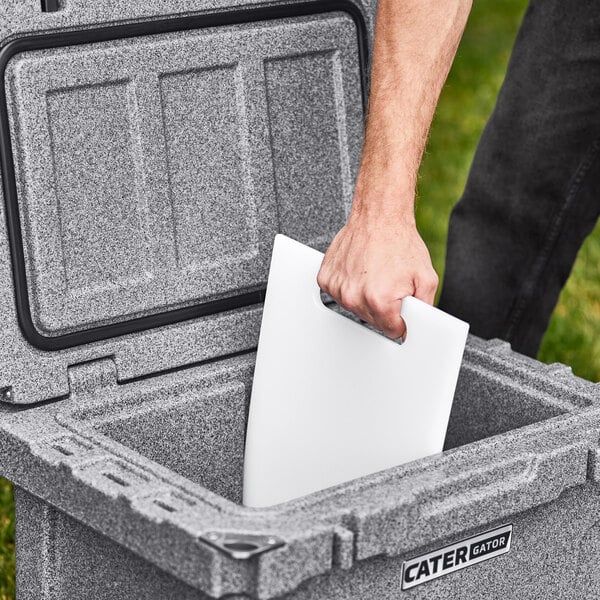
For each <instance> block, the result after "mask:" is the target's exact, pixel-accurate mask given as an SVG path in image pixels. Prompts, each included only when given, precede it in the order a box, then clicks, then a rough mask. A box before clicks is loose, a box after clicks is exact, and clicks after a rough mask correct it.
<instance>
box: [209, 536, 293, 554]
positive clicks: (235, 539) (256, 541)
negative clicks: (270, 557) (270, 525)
mask: <svg viewBox="0 0 600 600" xmlns="http://www.w3.org/2000/svg"><path fill="white" fill-rule="evenodd" d="M200 539H201V540H202V541H203V542H205V543H206V544H208V545H209V546H212V547H213V548H216V549H217V550H220V551H221V552H223V553H225V554H227V556H229V557H230V558H234V559H236V560H248V559H250V558H252V557H253V556H257V555H259V554H264V553H265V552H269V551H270V550H275V548H281V546H284V545H285V542H284V540H282V539H281V538H280V537H277V536H275V535H256V534H251V533H232V532H223V531H209V532H207V533H204V534H202V535H201V536H200Z"/></svg>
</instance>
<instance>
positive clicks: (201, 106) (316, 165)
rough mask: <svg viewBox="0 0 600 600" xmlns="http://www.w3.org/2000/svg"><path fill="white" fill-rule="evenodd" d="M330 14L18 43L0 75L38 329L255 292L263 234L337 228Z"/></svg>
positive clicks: (337, 29)
mask: <svg viewBox="0 0 600 600" xmlns="http://www.w3.org/2000/svg"><path fill="white" fill-rule="evenodd" d="M356 36H357V32H356V29H355V25H354V23H353V21H352V19H351V18H350V17H348V16H345V15H341V14H339V13H334V14H331V15H327V16H319V17H316V18H302V19H297V20H295V21H294V20H292V21H289V20H288V21H281V22H279V23H277V24H274V23H270V24H269V26H268V27H267V26H265V24H262V23H257V24H255V25H254V26H252V27H247V26H246V28H238V27H227V28H221V29H206V30H195V31H189V32H182V33H177V34H161V35H153V36H143V37H137V38H132V39H126V40H119V41H114V42H101V43H95V44H87V45H82V46H73V47H64V48H57V49H48V50H39V51H28V52H23V53H21V54H18V55H16V56H15V57H14V58H13V59H11V61H10V63H9V65H8V68H7V73H6V79H7V92H8V97H9V117H10V122H11V130H12V131H11V134H12V144H13V152H14V161H15V171H16V175H17V191H18V207H19V212H20V218H21V227H22V230H23V254H24V258H25V268H26V275H27V293H28V295H29V299H30V305H31V319H32V321H33V323H34V325H35V327H36V329H37V330H38V331H39V332H40V333H41V334H43V335H45V336H49V337H51V336H58V335H63V334H67V333H70V332H75V331H81V330H85V329H89V328H93V327H99V326H100V327H101V326H103V325H109V324H112V323H118V322H123V321H128V320H131V319H134V318H137V317H140V316H145V315H152V314H155V313H159V312H160V313H163V312H166V311H170V310H176V309H178V308H182V307H186V306H191V305H196V304H202V303H204V302H209V301H211V300H214V299H216V298H221V297H230V296H235V295H237V294H241V293H244V292H246V291H249V290H255V289H260V288H261V287H262V286H264V284H265V282H266V278H267V271H268V261H269V257H270V252H271V246H272V243H273V238H274V235H275V233H276V232H277V231H279V230H281V231H284V232H286V233H288V235H291V236H293V237H296V238H298V239H301V240H302V241H304V242H306V243H309V244H312V245H314V246H317V247H322V246H323V245H324V244H326V243H327V241H328V240H330V239H331V237H332V236H333V235H334V234H335V232H336V231H337V230H338V229H339V227H340V226H341V225H342V224H343V220H344V215H345V212H346V210H347V208H348V206H349V204H350V201H351V189H352V183H353V173H354V172H355V171H356V166H357V163H358V158H359V152H360V144H361V134H362V106H361V85H360V73H359V61H358V58H357V57H358V49H357V37H356Z"/></svg>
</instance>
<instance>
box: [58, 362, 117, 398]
mask: <svg viewBox="0 0 600 600" xmlns="http://www.w3.org/2000/svg"><path fill="white" fill-rule="evenodd" d="M67 376H68V378H69V390H70V393H71V396H85V395H89V394H93V393H95V392H96V391H97V390H99V389H106V388H114V387H116V386H117V384H118V381H117V365H116V364H115V360H114V357H112V356H110V357H105V358H100V359H97V360H91V361H88V362H84V363H78V364H76V365H71V366H69V367H68V368H67Z"/></svg>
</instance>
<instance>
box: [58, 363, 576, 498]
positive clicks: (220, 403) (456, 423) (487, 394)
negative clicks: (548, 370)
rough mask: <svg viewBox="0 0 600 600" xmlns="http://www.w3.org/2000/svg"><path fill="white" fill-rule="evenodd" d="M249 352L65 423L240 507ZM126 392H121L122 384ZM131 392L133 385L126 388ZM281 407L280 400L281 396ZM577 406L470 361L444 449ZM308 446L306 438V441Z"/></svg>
mask: <svg viewBox="0 0 600 600" xmlns="http://www.w3.org/2000/svg"><path fill="white" fill-rule="evenodd" d="M254 356H255V355H254V354H249V355H246V356H244V357H241V358H240V357H238V358H236V359H233V360H234V362H233V363H231V362H229V361H223V364H222V365H221V366H218V365H217V366H215V365H214V364H213V365H211V366H210V374H206V375H203V374H202V368H198V374H197V377H196V375H194V376H193V378H194V379H195V380H194V381H192V382H190V380H189V377H190V376H191V373H190V372H188V375H187V377H188V380H187V381H186V382H184V383H181V384H180V385H173V384H172V382H173V379H171V378H168V379H167V380H166V381H165V382H164V384H160V383H159V380H160V379H161V378H156V379H157V381H156V384H154V383H153V384H151V385H149V384H148V382H146V389H145V390H144V391H143V392H142V393H137V392H135V391H131V392H128V393H125V394H123V395H121V396H119V398H118V399H117V400H111V401H106V399H105V398H99V399H98V400H97V401H95V402H93V403H92V404H90V405H87V406H82V407H80V408H77V409H76V410H74V411H72V412H71V413H70V415H69V417H70V418H71V419H74V420H75V421H77V422H79V423H80V424H81V425H84V426H86V428H91V429H92V430H93V431H94V432H96V433H98V434H101V435H102V436H106V438H109V439H110V440H112V441H113V442H117V443H118V444H120V445H122V446H124V447H126V448H128V449H130V450H133V451H134V452H136V453H139V454H140V455H142V456H143V457H144V458H145V459H150V460H152V461H155V462H156V463H159V464H160V465H162V466H164V467H167V468H168V469H171V470H172V471H174V472H175V473H177V474H179V475H181V476H183V477H185V478H188V479H190V480H191V481H193V482H195V483H197V484H200V485H201V486H203V487H205V488H207V489H209V490H210V491H212V492H214V493H216V494H219V495H221V496H223V497H224V498H226V499H228V500H231V501H233V502H237V503H239V502H241V498H242V484H243V459H244V437H245V430H246V420H247V415H248V406H249V401H250V393H251V389H252V372H253V363H254ZM125 387H127V386H125ZM131 387H132V389H133V390H134V389H135V386H131ZM282 401H283V402H284V401H285V398H282ZM580 407H581V400H580V399H578V398H575V397H573V398H568V397H563V398H560V399H555V398H553V397H552V396H550V395H548V396H545V395H544V394H540V392H539V390H537V391H536V390H534V389H529V388H526V387H523V386H520V385H519V384H517V383H515V382H514V381H512V382H511V381H509V380H508V379H507V378H503V377H499V376H498V375H497V374H496V373H493V372H487V371H485V370H484V369H481V368H479V367H474V366H472V365H470V364H468V363H465V364H463V367H462V369H461V373H460V376H459V380H458V385H457V389H456V395H455V398H454V403H453V408H452V413H451V416H450V422H449V426H448V433H447V436H446V444H445V449H446V450H450V449H453V448H457V447H459V446H463V445H465V444H471V443H473V442H477V441H478V440H481V439H484V438H488V437H491V436H496V435H500V434H502V433H504V432H507V431H510V430H514V429H518V428H520V427H525V426H527V425H530V424H532V423H537V422H539V421H543V420H546V419H550V418H552V417H556V416H558V415H561V414H565V413H567V412H569V411H572V410H576V409H577V408H580ZM307 443H310V440H307Z"/></svg>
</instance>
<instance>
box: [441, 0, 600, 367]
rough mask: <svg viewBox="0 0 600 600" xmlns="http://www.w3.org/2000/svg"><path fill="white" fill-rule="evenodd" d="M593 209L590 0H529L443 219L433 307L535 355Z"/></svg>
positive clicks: (595, 99) (598, 108)
mask: <svg viewBox="0 0 600 600" xmlns="http://www.w3.org/2000/svg"><path fill="white" fill-rule="evenodd" d="M481 51H482V52H485V48H484V47H482V49H481ZM599 214H600V2H597V1H591V0H587V1H582V2H575V1H565V0H532V2H531V3H530V5H529V8H528V10H527V13H526V15H525V18H524V20H523V23H522V25H521V29H520V31H519V34H518V36H517V40H516V42H515V46H514V48H513V52H512V56H511V59H510V63H509V67H508V71H507V74H506V78H505V81H504V84H503V86H502V89H501V91H500V94H499V96H498V100H497V103H496V107H495V109H494V112H493V114H492V116H491V117H490V120H489V122H488V124H487V126H486V128H485V130H484V132H483V134H482V137H481V140H480V142H479V146H478V148H477V152H476V154H475V158H474V160H473V165H472V167H471V172H470V174H469V178H468V181H467V184H466V187H465V191H464V194H463V196H462V198H461V199H460V201H459V202H458V204H457V205H456V206H455V207H454V209H453V212H452V215H451V218H450V228H449V235H448V246H447V257H446V269H445V277H444V283H443V287H442V293H441V298H440V307H441V308H442V309H443V310H445V311H447V312H449V313H451V314H454V315H456V316H458V317H460V318H461V319H464V320H465V321H468V322H469V323H470V324H471V332H472V333H475V334H476V335H479V336H481V337H484V338H491V337H499V338H502V339H505V340H507V341H509V342H510V343H511V344H512V346H513V349H515V350H517V351H519V352H523V353H525V354H529V355H531V356H534V355H535V354H536V352H537V350H538V348H539V345H540V342H541V339H542V336H543V334H544V331H545V329H546V327H547V325H548V321H549V320H550V316H551V313H552V310H553V309H554V306H555V305H556V302H557V300H558V296H559V293H560V290H561V288H562V286H563V284H564V283H565V281H566V279H567V277H568V275H569V272H570V270H571V267H572V265H573V262H574V260H575V257H576V255H577V251H578V250H579V248H580V246H581V244H582V242H583V240H584V239H585V237H586V236H587V235H588V234H589V233H590V232H591V230H592V229H593V227H594V224H595V223H596V220H597V218H598V216H599Z"/></svg>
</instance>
